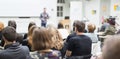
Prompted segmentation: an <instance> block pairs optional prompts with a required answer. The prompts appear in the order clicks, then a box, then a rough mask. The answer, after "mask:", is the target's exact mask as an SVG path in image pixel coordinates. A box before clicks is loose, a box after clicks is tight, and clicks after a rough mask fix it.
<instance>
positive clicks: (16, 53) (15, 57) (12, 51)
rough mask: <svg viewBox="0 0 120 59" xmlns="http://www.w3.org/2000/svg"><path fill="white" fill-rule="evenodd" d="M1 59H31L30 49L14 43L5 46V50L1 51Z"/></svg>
mask: <svg viewBox="0 0 120 59" xmlns="http://www.w3.org/2000/svg"><path fill="white" fill-rule="evenodd" d="M0 59H31V57H30V55H29V49H28V47H26V46H21V45H20V44H19V43H14V44H10V45H6V46H5V50H2V51H0Z"/></svg>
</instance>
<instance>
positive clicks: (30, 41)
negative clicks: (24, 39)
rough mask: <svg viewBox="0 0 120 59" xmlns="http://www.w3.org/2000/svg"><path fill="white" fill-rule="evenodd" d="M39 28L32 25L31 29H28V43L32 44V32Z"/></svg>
mask: <svg viewBox="0 0 120 59" xmlns="http://www.w3.org/2000/svg"><path fill="white" fill-rule="evenodd" d="M35 28H37V26H36V25H33V26H32V27H30V29H29V31H28V43H29V44H30V45H31V44H32V34H33V31H34V29H35Z"/></svg>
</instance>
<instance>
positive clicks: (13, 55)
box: [0, 26, 31, 59]
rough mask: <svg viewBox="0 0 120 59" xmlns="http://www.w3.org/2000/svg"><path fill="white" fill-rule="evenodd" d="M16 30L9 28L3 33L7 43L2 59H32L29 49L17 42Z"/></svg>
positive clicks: (0, 55)
mask: <svg viewBox="0 0 120 59" xmlns="http://www.w3.org/2000/svg"><path fill="white" fill-rule="evenodd" d="M16 34H17V33H16V30H15V28H13V27H10V26H7V27H5V28H4V29H3V31H2V38H3V40H4V41H5V44H4V50H2V51H0V59H31V57H30V55H29V49H28V47H26V46H21V45H20V44H19V43H17V42H16Z"/></svg>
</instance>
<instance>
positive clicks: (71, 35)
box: [66, 20, 78, 42]
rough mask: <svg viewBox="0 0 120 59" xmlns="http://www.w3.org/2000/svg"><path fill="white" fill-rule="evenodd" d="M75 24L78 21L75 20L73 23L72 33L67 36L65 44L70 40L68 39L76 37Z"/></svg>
mask: <svg viewBox="0 0 120 59" xmlns="http://www.w3.org/2000/svg"><path fill="white" fill-rule="evenodd" d="M77 22H78V20H75V21H74V23H73V31H72V33H71V34H70V35H68V37H67V40H66V42H68V41H69V40H70V38H72V37H74V36H76V32H75V24H76V23H77Z"/></svg>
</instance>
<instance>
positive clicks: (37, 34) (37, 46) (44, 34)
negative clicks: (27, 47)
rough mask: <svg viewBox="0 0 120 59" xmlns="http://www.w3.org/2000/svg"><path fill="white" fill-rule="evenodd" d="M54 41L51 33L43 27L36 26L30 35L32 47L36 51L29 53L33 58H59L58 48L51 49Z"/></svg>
mask: <svg viewBox="0 0 120 59" xmlns="http://www.w3.org/2000/svg"><path fill="white" fill-rule="evenodd" d="M53 47H54V41H52V36H51V33H50V32H49V31H48V30H47V29H45V28H36V29H35V30H34V31H33V36H32V48H33V49H34V50H35V51H36V52H34V53H31V56H32V58H33V59H61V53H60V52H59V51H58V50H52V48H53Z"/></svg>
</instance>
